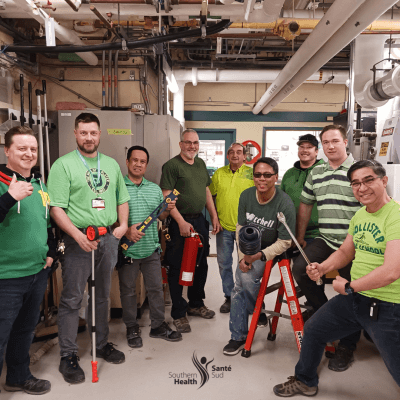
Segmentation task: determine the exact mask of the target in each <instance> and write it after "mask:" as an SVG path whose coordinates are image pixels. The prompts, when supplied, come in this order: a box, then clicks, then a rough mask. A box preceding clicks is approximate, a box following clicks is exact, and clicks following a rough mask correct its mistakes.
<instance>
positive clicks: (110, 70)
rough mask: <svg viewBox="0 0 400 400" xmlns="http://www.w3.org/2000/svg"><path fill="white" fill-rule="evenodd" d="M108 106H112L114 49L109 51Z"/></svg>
mask: <svg viewBox="0 0 400 400" xmlns="http://www.w3.org/2000/svg"><path fill="white" fill-rule="evenodd" d="M108 107H112V50H109V51H108Z"/></svg>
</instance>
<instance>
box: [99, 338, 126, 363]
mask: <svg viewBox="0 0 400 400" xmlns="http://www.w3.org/2000/svg"><path fill="white" fill-rule="evenodd" d="M114 346H116V345H115V344H114V343H111V342H108V343H107V344H106V345H105V346H104V347H103V348H102V349H96V357H98V358H103V359H104V360H105V361H107V362H109V363H111V364H122V363H123V362H125V354H124V353H123V352H122V351H119V350H117V349H115V348H114Z"/></svg>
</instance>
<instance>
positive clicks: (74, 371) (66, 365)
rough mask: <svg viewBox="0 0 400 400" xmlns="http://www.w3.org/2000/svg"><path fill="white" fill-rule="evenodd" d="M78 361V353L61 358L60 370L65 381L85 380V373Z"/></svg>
mask: <svg viewBox="0 0 400 400" xmlns="http://www.w3.org/2000/svg"><path fill="white" fill-rule="evenodd" d="M78 361H79V357H78V356H77V355H76V354H71V355H69V356H66V357H62V358H61V361H60V367H59V368H58V370H59V371H60V372H61V374H62V376H63V378H64V380H65V382H68V383H81V382H84V381H85V373H84V372H83V369H82V368H81V367H80V366H79V363H78Z"/></svg>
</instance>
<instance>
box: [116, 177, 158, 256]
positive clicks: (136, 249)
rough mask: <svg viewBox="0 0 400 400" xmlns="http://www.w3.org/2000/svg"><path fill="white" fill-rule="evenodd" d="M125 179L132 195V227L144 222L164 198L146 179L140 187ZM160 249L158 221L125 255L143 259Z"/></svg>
mask: <svg viewBox="0 0 400 400" xmlns="http://www.w3.org/2000/svg"><path fill="white" fill-rule="evenodd" d="M124 179H125V184H126V188H127V189H128V192H129V195H130V200H129V220H128V225H129V226H131V225H133V224H137V223H141V222H143V221H144V220H145V219H146V218H147V217H148V216H149V215H150V214H151V213H152V212H153V211H154V210H155V209H156V208H157V207H158V206H159V204H160V203H161V202H162V201H163V200H164V196H163V194H162V191H161V189H160V188H159V187H158V186H157V185H156V184H155V183H153V182H150V181H148V180H147V179H145V178H143V180H142V183H141V184H140V185H139V186H138V185H136V184H134V183H133V182H132V181H131V180H130V179H129V178H128V175H126V176H125V178H124ZM159 247H160V243H159V239H158V230H157V221H155V222H153V223H152V224H151V225H150V226H149V227H148V228H147V229H146V231H145V235H144V236H143V237H142V238H141V239H140V240H139V241H137V242H136V243H135V244H133V245H132V246H131V247H129V249H128V250H123V253H124V256H125V257H131V258H135V259H141V258H145V257H149V256H151V255H152V254H153V253H154V252H155V251H156V249H158V248H159Z"/></svg>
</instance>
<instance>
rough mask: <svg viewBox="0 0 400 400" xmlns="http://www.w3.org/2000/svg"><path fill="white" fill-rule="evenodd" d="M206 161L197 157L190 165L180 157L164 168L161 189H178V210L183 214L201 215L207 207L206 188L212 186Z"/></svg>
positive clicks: (169, 162) (167, 163)
mask: <svg viewBox="0 0 400 400" xmlns="http://www.w3.org/2000/svg"><path fill="white" fill-rule="evenodd" d="M210 183H211V178H210V176H209V175H208V171H207V168H206V164H205V163H204V161H203V160H202V159H201V158H199V157H195V159H194V163H193V164H188V163H187V162H186V161H184V160H183V158H182V157H181V156H180V155H177V156H175V157H174V158H171V160H169V161H167V162H166V163H165V164H164V165H163V167H162V175H161V182H160V186H161V189H168V190H173V189H176V190H177V191H178V192H179V193H180V194H179V196H178V201H177V202H176V208H177V209H178V211H179V212H180V213H181V214H199V213H201V212H202V211H203V208H204V206H205V205H206V187H207V186H210Z"/></svg>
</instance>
